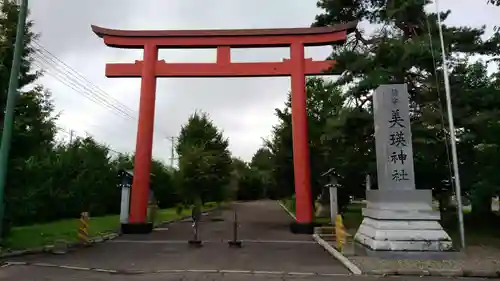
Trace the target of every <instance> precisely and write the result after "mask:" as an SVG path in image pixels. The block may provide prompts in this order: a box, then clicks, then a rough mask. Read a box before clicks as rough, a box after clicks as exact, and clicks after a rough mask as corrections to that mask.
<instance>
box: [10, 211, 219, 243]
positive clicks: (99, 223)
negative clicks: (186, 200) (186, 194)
mask: <svg viewBox="0 0 500 281" xmlns="http://www.w3.org/2000/svg"><path fill="white" fill-rule="evenodd" d="M216 206H217V204H216V203H213V202H209V203H206V204H205V206H204V207H203V210H204V211H206V210H209V209H213V208H215V207H216ZM189 215H191V210H190V209H183V210H182V212H181V213H180V214H177V212H176V209H175V208H170V209H162V210H158V211H157V213H156V217H155V225H157V224H159V223H161V222H165V221H170V220H175V219H179V218H182V217H185V216H189ZM119 220H120V216H119V215H109V216H103V217H91V218H90V221H89V237H96V236H100V235H105V234H109V233H112V232H115V231H117V230H118V229H119V227H120V221H119ZM78 225H79V219H65V220H60V221H55V222H50V223H43V224H35V225H29V226H20V227H14V228H13V229H12V230H11V232H10V234H9V237H7V239H6V240H5V244H4V248H7V249H13V250H18V249H28V248H34V247H41V246H45V245H50V244H53V243H54V241H56V240H60V239H62V240H66V241H68V242H74V241H77V239H78V238H77V231H78Z"/></svg>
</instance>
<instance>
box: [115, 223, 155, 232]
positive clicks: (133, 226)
mask: <svg viewBox="0 0 500 281" xmlns="http://www.w3.org/2000/svg"><path fill="white" fill-rule="evenodd" d="M121 231H122V233H123V234H148V233H151V232H152V231H153V224H152V223H122V225H121Z"/></svg>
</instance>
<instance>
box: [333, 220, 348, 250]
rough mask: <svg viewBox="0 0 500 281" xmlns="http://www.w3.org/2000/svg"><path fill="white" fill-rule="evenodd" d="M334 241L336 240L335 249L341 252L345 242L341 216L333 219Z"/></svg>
mask: <svg viewBox="0 0 500 281" xmlns="http://www.w3.org/2000/svg"><path fill="white" fill-rule="evenodd" d="M335 240H337V248H338V249H339V251H342V247H343V246H344V244H345V241H346V231H345V227H344V223H343V222H342V216H341V215H337V216H336V217H335Z"/></svg>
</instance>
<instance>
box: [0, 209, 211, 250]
mask: <svg viewBox="0 0 500 281" xmlns="http://www.w3.org/2000/svg"><path fill="white" fill-rule="evenodd" d="M215 209H217V208H213V209H208V210H205V211H204V212H203V214H207V213H209V212H211V211H214V210H215ZM187 218H191V216H190V215H188V216H184V217H181V218H177V219H174V220H167V221H163V222H160V223H158V224H156V225H155V226H154V228H158V227H160V226H163V225H168V224H171V223H174V222H178V221H182V220H185V219H187ZM121 235H122V234H121V232H120V230H116V231H112V232H111V233H108V234H105V235H100V236H95V237H91V238H90V239H89V245H93V244H97V243H103V242H106V241H108V240H113V239H115V238H117V237H120V236H121ZM67 247H68V249H75V248H78V247H81V245H80V244H79V243H78V242H69V243H67ZM53 248H54V245H45V246H42V247H35V248H29V249H25V250H15V251H10V252H6V253H3V254H0V259H5V258H12V257H19V256H26V255H34V254H42V253H51V252H52V249H53Z"/></svg>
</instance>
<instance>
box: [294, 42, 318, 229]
mask: <svg viewBox="0 0 500 281" xmlns="http://www.w3.org/2000/svg"><path fill="white" fill-rule="evenodd" d="M290 61H291V63H292V69H291V76H292V78H291V80H292V81H291V82H292V134H293V171H294V178H295V216H296V218H297V222H298V223H304V224H307V223H311V222H312V218H313V209H312V198H311V171H310V166H309V162H310V159H309V144H308V132H307V111H306V98H307V97H306V83H305V79H306V77H305V74H304V73H305V61H304V45H303V44H302V43H293V44H292V46H291V54H290Z"/></svg>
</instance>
